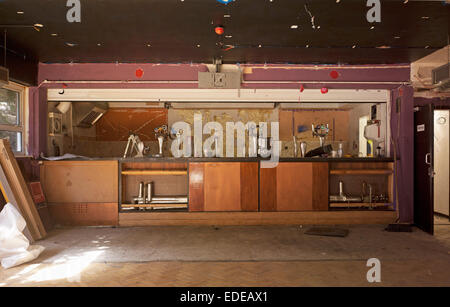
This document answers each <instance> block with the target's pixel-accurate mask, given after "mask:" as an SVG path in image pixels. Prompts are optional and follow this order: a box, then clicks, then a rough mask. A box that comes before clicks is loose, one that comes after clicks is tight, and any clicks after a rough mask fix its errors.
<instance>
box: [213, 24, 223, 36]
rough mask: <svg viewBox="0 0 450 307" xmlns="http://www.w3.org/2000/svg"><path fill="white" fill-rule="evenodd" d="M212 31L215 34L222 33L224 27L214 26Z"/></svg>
mask: <svg viewBox="0 0 450 307" xmlns="http://www.w3.org/2000/svg"><path fill="white" fill-rule="evenodd" d="M214 32H216V34H217V35H222V34H223V33H224V32H225V29H224V27H222V26H217V27H215V28H214Z"/></svg>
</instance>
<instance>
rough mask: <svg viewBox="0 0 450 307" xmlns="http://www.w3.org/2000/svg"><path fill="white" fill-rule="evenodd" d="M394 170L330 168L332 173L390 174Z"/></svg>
mask: <svg viewBox="0 0 450 307" xmlns="http://www.w3.org/2000/svg"><path fill="white" fill-rule="evenodd" d="M392 173H393V171H392V170H389V169H335V170H330V175H389V174H392Z"/></svg>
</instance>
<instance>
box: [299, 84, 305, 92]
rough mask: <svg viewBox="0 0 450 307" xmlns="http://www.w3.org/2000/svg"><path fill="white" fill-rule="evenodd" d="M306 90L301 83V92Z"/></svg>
mask: <svg viewBox="0 0 450 307" xmlns="http://www.w3.org/2000/svg"><path fill="white" fill-rule="evenodd" d="M304 90H305V87H304V86H303V84H301V85H300V93H302V92H303V91H304Z"/></svg>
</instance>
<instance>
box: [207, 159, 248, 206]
mask: <svg viewBox="0 0 450 307" xmlns="http://www.w3.org/2000/svg"><path fill="white" fill-rule="evenodd" d="M240 173H241V172H240V163H235V162H222V163H206V164H205V183H204V185H205V187H204V189H205V190H204V193H205V207H204V208H205V211H241V178H240V177H241V176H240Z"/></svg>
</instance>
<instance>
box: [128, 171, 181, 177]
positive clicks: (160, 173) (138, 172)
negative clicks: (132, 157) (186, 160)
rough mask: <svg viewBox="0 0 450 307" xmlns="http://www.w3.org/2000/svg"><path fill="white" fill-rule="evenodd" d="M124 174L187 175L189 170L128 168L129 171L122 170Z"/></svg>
mask: <svg viewBox="0 0 450 307" xmlns="http://www.w3.org/2000/svg"><path fill="white" fill-rule="evenodd" d="M122 175H134V176H139V175H159V176H163V175H167V176H182V175H187V170H127V171H122Z"/></svg>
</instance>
